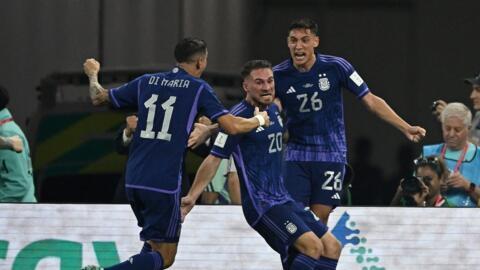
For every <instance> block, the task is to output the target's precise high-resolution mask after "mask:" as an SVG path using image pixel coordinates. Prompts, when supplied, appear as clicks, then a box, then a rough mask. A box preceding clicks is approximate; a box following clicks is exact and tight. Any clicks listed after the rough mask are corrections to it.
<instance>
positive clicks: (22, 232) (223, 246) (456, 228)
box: [0, 204, 480, 270]
mask: <svg viewBox="0 0 480 270" xmlns="http://www.w3.org/2000/svg"><path fill="white" fill-rule="evenodd" d="M329 225H330V229H331V230H332V231H333V233H334V234H335V235H336V236H337V237H338V238H339V239H341V240H342V242H344V243H345V246H344V249H343V251H342V256H341V259H340V263H339V265H338V268H337V269H340V270H341V269H345V270H346V269H348V270H357V269H358V270H381V269H384V270H391V269H432V270H433V269H435V270H436V269H445V270H446V269H448V270H450V269H456V270H459V269H480V251H478V249H479V247H480V209H478V208H477V209H474V208H471V209H467V208H441V209H440V208H388V207H384V208H378V207H347V208H346V207H340V208H337V209H336V210H335V211H334V213H333V214H332V216H331V217H330V220H329ZM138 232H139V229H138V228H137V227H136V220H135V218H134V216H133V213H132V212H131V210H130V207H129V206H128V205H93V204H92V205H80V204H78V205H72V204H0V269H2V270H3V269H5V270H7V269H13V270H44V269H45V270H47V269H48V270H78V269H79V266H80V265H86V264H98V263H99V261H101V262H104V263H106V264H108V263H112V262H115V261H118V260H121V261H123V260H125V259H127V258H128V257H129V256H130V255H132V254H134V253H137V252H138V251H139V250H140V248H141V243H140V241H139V240H138ZM170 269H173V270H187V269H188V270H192V269H209V270H220V269H222V270H227V269H228V270H230V269H231V270H240V269H248V270H277V269H281V265H280V259H279V256H278V255H277V254H276V253H275V252H274V251H273V250H271V249H270V248H269V247H268V245H267V244H266V243H265V241H264V240H263V239H262V238H261V237H260V236H259V235H258V234H257V233H256V232H255V231H254V230H252V229H251V228H250V227H249V226H248V224H247V223H246V222H245V220H244V218H243V214H242V210H241V208H240V207H239V206H197V207H195V208H194V210H193V211H192V213H191V214H190V215H189V216H188V217H187V220H186V221H185V223H184V226H183V229H182V235H181V239H180V244H179V248H178V254H177V259H176V262H175V265H174V266H172V267H171V268H170Z"/></svg>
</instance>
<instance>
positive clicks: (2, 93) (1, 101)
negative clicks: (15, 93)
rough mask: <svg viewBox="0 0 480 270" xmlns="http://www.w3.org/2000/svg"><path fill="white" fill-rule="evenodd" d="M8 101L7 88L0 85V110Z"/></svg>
mask: <svg viewBox="0 0 480 270" xmlns="http://www.w3.org/2000/svg"><path fill="white" fill-rule="evenodd" d="M9 101H10V95H9V94H8V91H7V89H6V88H5V87H3V86H1V85H0V110H3V109H5V108H6V107H7V105H8V102H9Z"/></svg>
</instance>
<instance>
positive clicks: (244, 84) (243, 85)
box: [242, 80, 247, 93]
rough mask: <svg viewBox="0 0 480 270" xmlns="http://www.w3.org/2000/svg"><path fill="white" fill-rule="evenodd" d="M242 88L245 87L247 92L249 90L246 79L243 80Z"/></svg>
mask: <svg viewBox="0 0 480 270" xmlns="http://www.w3.org/2000/svg"><path fill="white" fill-rule="evenodd" d="M242 88H243V91H245V93H246V92H247V83H246V82H245V80H243V82H242Z"/></svg>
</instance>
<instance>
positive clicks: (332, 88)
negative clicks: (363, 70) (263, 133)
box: [273, 54, 369, 162]
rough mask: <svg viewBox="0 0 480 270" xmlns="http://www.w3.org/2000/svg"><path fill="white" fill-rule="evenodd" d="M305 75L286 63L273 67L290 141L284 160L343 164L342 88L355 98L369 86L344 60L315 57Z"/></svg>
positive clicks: (344, 146)
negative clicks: (313, 62)
mask: <svg viewBox="0 0 480 270" xmlns="http://www.w3.org/2000/svg"><path fill="white" fill-rule="evenodd" d="M316 58H317V59H316V62H315V64H314V65H313V66H312V68H311V69H310V70H309V71H308V72H299V71H298V70H297V69H296V68H295V67H294V66H293V63H292V60H291V59H289V60H286V61H284V62H282V63H281V64H279V65H277V66H275V67H274V68H273V74H274V78H275V93H276V96H277V97H278V98H279V99H280V100H281V102H282V106H283V109H284V110H285V111H286V115H287V121H286V126H287V129H288V132H289V142H288V146H287V149H286V157H285V158H286V160H291V161H333V162H345V161H346V151H347V146H346V139H345V127H344V120H343V101H342V92H341V88H346V89H348V90H350V92H352V93H353V94H354V95H356V96H357V98H362V97H363V96H364V95H366V94H367V93H368V92H369V89H368V86H367V85H366V84H365V83H364V82H363V80H362V78H361V77H360V76H359V75H358V73H357V72H356V71H355V70H354V68H353V67H352V65H351V64H350V63H348V62H347V61H346V60H345V59H342V58H340V57H336V56H330V55H323V54H317V55H316Z"/></svg>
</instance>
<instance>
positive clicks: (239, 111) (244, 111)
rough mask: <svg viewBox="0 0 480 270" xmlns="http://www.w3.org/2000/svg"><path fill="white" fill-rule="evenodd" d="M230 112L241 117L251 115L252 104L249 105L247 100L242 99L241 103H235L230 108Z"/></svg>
mask: <svg viewBox="0 0 480 270" xmlns="http://www.w3.org/2000/svg"><path fill="white" fill-rule="evenodd" d="M230 114H232V115H235V116H240V117H245V118H247V117H251V115H250V114H252V109H251V105H249V104H248V103H247V102H246V101H245V100H242V101H241V102H240V103H237V104H235V105H234V106H233V107H232V108H231V109H230Z"/></svg>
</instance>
